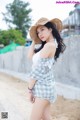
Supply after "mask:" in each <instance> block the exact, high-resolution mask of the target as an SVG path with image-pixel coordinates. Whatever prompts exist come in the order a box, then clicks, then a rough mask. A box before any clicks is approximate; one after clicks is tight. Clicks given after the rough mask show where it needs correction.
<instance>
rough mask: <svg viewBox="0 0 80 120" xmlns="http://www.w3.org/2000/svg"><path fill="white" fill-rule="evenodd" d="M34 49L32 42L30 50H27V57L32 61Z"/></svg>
mask: <svg viewBox="0 0 80 120" xmlns="http://www.w3.org/2000/svg"><path fill="white" fill-rule="evenodd" d="M34 47H35V42H34V41H32V44H31V46H30V48H29V51H28V55H27V57H28V58H29V59H32V56H33V54H34Z"/></svg>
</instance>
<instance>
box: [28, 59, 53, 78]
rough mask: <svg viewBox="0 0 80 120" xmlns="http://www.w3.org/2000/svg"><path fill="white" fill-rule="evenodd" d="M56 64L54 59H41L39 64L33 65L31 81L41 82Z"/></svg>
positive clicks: (30, 75)
mask: <svg viewBox="0 0 80 120" xmlns="http://www.w3.org/2000/svg"><path fill="white" fill-rule="evenodd" d="M53 63H54V58H40V59H39V60H38V64H37V65H36V66H34V64H33V65H32V69H31V73H30V74H29V76H28V77H29V78H30V79H34V80H40V79H41V78H43V76H44V75H46V74H47V73H48V72H49V71H50V69H51V67H52V65H53Z"/></svg>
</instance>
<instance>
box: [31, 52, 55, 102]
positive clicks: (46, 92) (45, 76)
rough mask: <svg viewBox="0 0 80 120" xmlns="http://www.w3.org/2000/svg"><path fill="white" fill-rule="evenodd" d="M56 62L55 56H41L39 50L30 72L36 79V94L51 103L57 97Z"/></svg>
mask: <svg viewBox="0 0 80 120" xmlns="http://www.w3.org/2000/svg"><path fill="white" fill-rule="evenodd" d="M54 62H55V60H54V57H52V58H41V57H40V52H38V53H36V54H35V55H34V56H33V65H32V69H31V73H30V74H29V78H30V79H33V80H36V83H35V86H34V88H33V91H32V92H33V94H34V96H36V97H39V98H42V99H46V100H48V101H50V102H51V103H52V102H54V101H55V100H56V97H57V94H56V88H55V78H54V76H53V69H52V67H53V63H54Z"/></svg>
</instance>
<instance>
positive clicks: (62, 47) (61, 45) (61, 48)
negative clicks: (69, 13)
mask: <svg viewBox="0 0 80 120" xmlns="http://www.w3.org/2000/svg"><path fill="white" fill-rule="evenodd" d="M44 26H46V27H47V28H48V29H49V28H52V34H53V37H54V38H55V39H56V41H57V43H58V47H57V48H56V52H55V56H54V58H55V60H57V58H58V57H59V55H60V53H63V52H64V50H65V48H66V46H65V44H64V43H63V39H62V38H61V36H60V34H59V32H58V30H57V29H56V27H55V24H54V25H53V24H52V23H51V22H48V23H46V24H45V25H44ZM45 44H46V41H45V42H43V41H41V46H40V48H38V49H35V53H36V52H38V51H40V50H41V49H42V48H43V47H44V45H45Z"/></svg>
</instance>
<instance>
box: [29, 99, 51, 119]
mask: <svg viewBox="0 0 80 120" xmlns="http://www.w3.org/2000/svg"><path fill="white" fill-rule="evenodd" d="M48 105H49V102H48V101H47V100H43V99H40V98H36V99H35V103H34V104H33V108H32V113H31V117H30V120H41V118H42V115H43V113H44V110H45V108H46V107H47V106H48Z"/></svg>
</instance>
